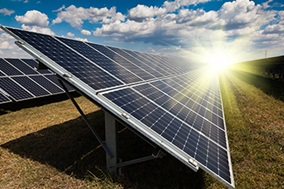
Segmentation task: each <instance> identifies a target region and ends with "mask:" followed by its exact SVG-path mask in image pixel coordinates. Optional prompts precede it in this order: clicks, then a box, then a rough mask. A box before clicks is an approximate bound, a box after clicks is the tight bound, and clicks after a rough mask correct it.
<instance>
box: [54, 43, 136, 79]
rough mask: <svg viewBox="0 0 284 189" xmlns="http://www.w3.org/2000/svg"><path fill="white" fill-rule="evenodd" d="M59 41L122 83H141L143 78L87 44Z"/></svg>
mask: <svg viewBox="0 0 284 189" xmlns="http://www.w3.org/2000/svg"><path fill="white" fill-rule="evenodd" d="M58 39H60V40H61V41H63V42H64V43H65V44H67V45H68V46H71V47H72V48H73V49H74V50H76V51H77V52H79V53H80V54H82V55H83V56H84V57H86V58H88V59H89V60H91V61H92V62H93V63H95V64H96V65H99V66H100V67H101V68H103V69H104V70H106V71H107V72H109V73H110V74H112V75H113V76H115V77H117V78H118V79H119V80H120V81H123V82H124V83H132V82H138V81H141V78H139V77H138V76H136V75H134V74H133V73H131V72H130V71H129V70H127V69H125V68H124V67H123V66H121V65H120V64H118V63H116V62H114V61H112V60H110V59H109V58H107V57H106V56H104V55H103V54H101V53H99V52H98V51H96V50H95V49H94V48H92V47H90V46H88V45H86V44H85V43H83V42H81V41H75V40H71V39H65V38H58Z"/></svg>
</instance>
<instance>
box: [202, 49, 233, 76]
mask: <svg viewBox="0 0 284 189" xmlns="http://www.w3.org/2000/svg"><path fill="white" fill-rule="evenodd" d="M206 59H207V60H206V64H207V65H208V68H209V69H210V71H212V72H216V73H220V72H223V71H225V70H226V69H227V68H228V66H229V65H231V64H232V63H233V57H232V56H230V55H229V54H226V53H225V52H214V53H212V54H208V55H207V58H206Z"/></svg>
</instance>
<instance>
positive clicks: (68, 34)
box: [67, 32, 75, 37]
mask: <svg viewBox="0 0 284 189" xmlns="http://www.w3.org/2000/svg"><path fill="white" fill-rule="evenodd" d="M74 36H75V34H74V33H72V32H68V33H67V37H74Z"/></svg>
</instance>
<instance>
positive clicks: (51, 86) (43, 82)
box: [30, 76, 63, 94]
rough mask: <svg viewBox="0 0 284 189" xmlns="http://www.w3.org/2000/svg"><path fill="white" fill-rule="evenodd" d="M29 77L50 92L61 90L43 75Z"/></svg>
mask: <svg viewBox="0 0 284 189" xmlns="http://www.w3.org/2000/svg"><path fill="white" fill-rule="evenodd" d="M30 78H31V79H32V80H33V81H35V82H36V83H37V84H38V85H40V86H41V87H43V88H44V89H45V90H46V91H49V92H50V93H51V94H59V93H62V92H63V91H62V89H61V88H59V87H58V86H57V85H56V84H54V83H53V82H50V81H49V80H48V79H46V78H45V77H43V76H30Z"/></svg>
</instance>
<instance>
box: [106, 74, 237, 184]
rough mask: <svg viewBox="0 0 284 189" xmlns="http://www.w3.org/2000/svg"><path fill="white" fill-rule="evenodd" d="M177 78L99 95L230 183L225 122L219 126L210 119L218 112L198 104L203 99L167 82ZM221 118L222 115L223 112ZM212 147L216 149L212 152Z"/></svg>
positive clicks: (161, 141) (180, 152)
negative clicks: (184, 93) (195, 99)
mask: <svg viewBox="0 0 284 189" xmlns="http://www.w3.org/2000/svg"><path fill="white" fill-rule="evenodd" d="M176 78H178V77H173V78H171V79H164V80H160V81H154V82H151V83H149V84H148V83H147V84H141V85H137V86H133V87H129V88H123V89H117V90H114V91H108V92H104V93H102V95H103V96H104V97H106V98H107V99H108V100H109V101H111V102H112V103H113V104H115V105H116V106H115V107H116V108H117V109H122V110H119V111H120V112H126V113H127V114H128V115H129V116H131V118H130V119H135V120H137V121H139V122H141V123H142V124H141V125H140V127H141V128H143V129H147V130H148V131H147V132H146V134H148V135H149V133H151V135H155V137H154V138H156V140H157V141H156V142H159V143H165V142H168V143H167V145H169V148H179V150H175V151H174V152H175V153H179V154H177V155H176V156H178V157H180V156H183V153H186V154H187V155H189V156H190V157H192V158H194V159H196V160H197V161H198V162H199V163H201V165H202V166H204V167H206V168H208V169H209V170H210V171H212V172H214V173H215V174H216V175H218V176H219V177H221V178H223V179H225V180H226V181H227V182H228V183H230V182H231V173H230V171H229V170H230V167H229V166H230V162H229V160H228V156H229V152H228V150H227V139H226V133H225V130H224V129H223V128H224V125H222V126H221V127H220V126H218V125H216V124H215V123H213V122H212V121H211V120H212V119H211V117H212V116H218V115H214V114H213V113H212V112H211V111H210V110H209V109H207V107H206V105H201V103H202V102H203V101H204V100H200V101H197V102H196V101H193V100H192V99H191V96H190V95H187V96H184V95H182V96H181V95H180V93H179V92H178V91H176V90H175V89H174V88H172V87H170V86H169V85H167V82H170V81H174V80H175V79H176ZM212 84H213V85H214V83H212ZM209 92H210V91H209ZM204 95H205V96H206V93H205V94H204ZM179 98H181V99H180V100H178V99H179ZM200 99H201V98H200ZM181 101H184V102H185V103H182V102H181ZM107 104H110V102H107ZM112 106H114V105H112ZM194 107H195V109H194ZM192 108H193V109H192ZM202 109H203V110H202ZM201 110H202V111H201ZM205 112H209V113H207V114H206V113H205ZM220 119H223V118H222V115H221V118H220ZM142 132H143V131H142ZM148 137H150V135H149V136H148ZM163 145H165V144H163ZM212 149H215V150H213V151H212V152H211V150H212Z"/></svg>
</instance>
